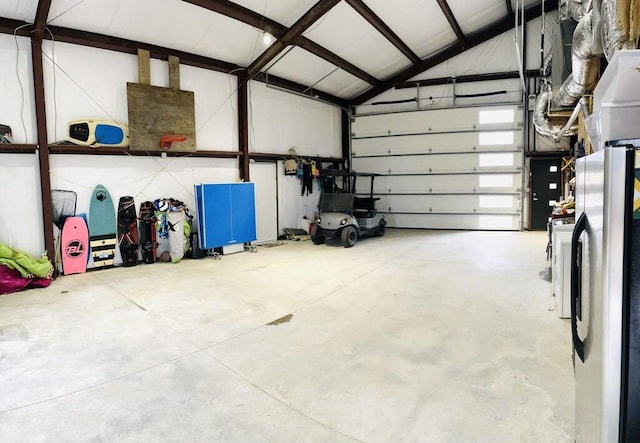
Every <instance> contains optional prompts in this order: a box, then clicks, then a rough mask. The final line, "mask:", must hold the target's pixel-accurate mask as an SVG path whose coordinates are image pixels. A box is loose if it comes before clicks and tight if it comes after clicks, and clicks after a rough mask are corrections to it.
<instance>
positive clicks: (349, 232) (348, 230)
mask: <svg viewBox="0 0 640 443" xmlns="http://www.w3.org/2000/svg"><path fill="white" fill-rule="evenodd" d="M340 238H341V239H342V244H343V246H344V247H345V248H350V247H351V246H353V245H355V244H356V242H357V241H358V230H357V229H356V228H354V227H353V226H347V227H345V228H344V229H343V230H342V234H341V235H340Z"/></svg>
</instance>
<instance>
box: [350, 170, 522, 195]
mask: <svg viewBox="0 0 640 443" xmlns="http://www.w3.org/2000/svg"><path fill="white" fill-rule="evenodd" d="M521 184H522V176H521V174H520V173H517V174H486V175H485V174H466V175H403V176H389V175H381V176H379V177H376V178H375V181H374V184H373V191H374V193H375V194H397V193H473V192H478V193H485V194H496V193H498V194H505V193H519V192H520V189H521ZM356 190H357V192H358V193H368V192H369V184H368V183H364V182H361V181H359V182H357V186H356Z"/></svg>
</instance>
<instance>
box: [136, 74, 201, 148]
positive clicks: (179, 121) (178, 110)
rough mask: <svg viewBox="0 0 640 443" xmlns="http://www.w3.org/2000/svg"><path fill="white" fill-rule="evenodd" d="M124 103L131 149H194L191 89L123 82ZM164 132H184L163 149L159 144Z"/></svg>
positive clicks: (165, 133)
mask: <svg viewBox="0 0 640 443" xmlns="http://www.w3.org/2000/svg"><path fill="white" fill-rule="evenodd" d="M127 105H128V114H129V136H130V141H131V144H130V148H129V149H130V150H131V151H176V152H194V151H195V150H196V124H195V106H194V94H193V92H191V91H180V90H176V89H170V88H161V87H159V86H151V85H142V84H138V83H127ZM165 135H186V136H187V139H186V140H185V141H183V142H173V143H172V145H171V147H170V148H168V149H167V148H163V147H162V146H161V145H160V139H161V138H162V137H163V136H165Z"/></svg>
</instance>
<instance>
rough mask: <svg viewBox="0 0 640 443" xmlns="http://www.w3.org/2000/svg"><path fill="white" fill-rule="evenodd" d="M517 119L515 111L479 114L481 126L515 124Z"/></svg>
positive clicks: (482, 112)
mask: <svg viewBox="0 0 640 443" xmlns="http://www.w3.org/2000/svg"><path fill="white" fill-rule="evenodd" d="M515 117H516V113H515V111H514V110H513V109H498V110H490V111H480V112H479V113H478V123H480V124H481V125H490V124H496V123H513V121H514V119H515Z"/></svg>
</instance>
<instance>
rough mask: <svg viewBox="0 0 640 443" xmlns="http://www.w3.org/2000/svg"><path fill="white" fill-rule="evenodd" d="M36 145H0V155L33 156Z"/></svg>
mask: <svg viewBox="0 0 640 443" xmlns="http://www.w3.org/2000/svg"><path fill="white" fill-rule="evenodd" d="M37 149H38V146H37V145H30V144H21V143H0V153H6V154H35V152H36V150H37Z"/></svg>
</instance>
